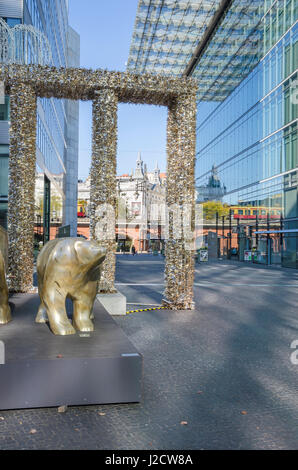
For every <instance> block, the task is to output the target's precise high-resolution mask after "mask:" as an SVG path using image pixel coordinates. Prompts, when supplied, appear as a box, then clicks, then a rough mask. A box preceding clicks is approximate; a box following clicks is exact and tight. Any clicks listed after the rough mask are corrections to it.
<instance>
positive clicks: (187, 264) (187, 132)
mask: <svg viewBox="0 0 298 470" xmlns="http://www.w3.org/2000/svg"><path fill="white" fill-rule="evenodd" d="M195 147H196V96H195V94H185V95H181V96H179V97H178V99H177V101H175V102H174V103H172V104H171V105H170V106H169V111H168V127H167V153H168V170H167V197H166V203H167V210H168V231H167V232H168V233H167V241H166V266H165V281H166V286H165V300H166V303H167V304H168V305H169V307H170V308H173V309H176V308H177V309H192V308H194V303H193V282H194V217H195V211H194V209H195V206H194V204H195V185H194V178H195V175H194V169H195Z"/></svg>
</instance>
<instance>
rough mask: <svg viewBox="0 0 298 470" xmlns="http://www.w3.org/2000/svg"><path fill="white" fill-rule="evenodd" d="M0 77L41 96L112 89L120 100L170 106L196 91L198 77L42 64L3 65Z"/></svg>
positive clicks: (87, 96) (84, 95)
mask: <svg viewBox="0 0 298 470" xmlns="http://www.w3.org/2000/svg"><path fill="white" fill-rule="evenodd" d="M0 80H2V81H4V82H5V84H6V87H7V92H8V93H9V90H10V86H11V85H15V84H16V83H26V84H27V85H29V86H31V87H32V88H33V89H34V90H35V92H36V94H37V95H38V96H41V97H52V96H53V97H56V98H67V99H73V100H92V99H94V95H95V91H96V90H98V89H102V88H110V89H112V90H114V91H115V92H116V94H117V96H118V101H119V102H122V103H140V104H143V103H146V104H155V105H161V106H169V104H170V103H171V102H172V101H173V100H175V99H176V98H177V97H178V96H179V95H180V94H188V93H190V94H193V93H194V92H195V91H196V86H197V85H196V81H195V80H194V79H192V78H186V77H181V78H180V77H178V78H177V77H175V78H174V77H173V78H172V77H164V76H160V75H148V74H146V75H137V74H132V73H128V72H110V71H107V70H101V69H98V70H89V69H83V68H77V69H76V68H55V67H46V66H39V65H28V66H27V65H1V66H0Z"/></svg>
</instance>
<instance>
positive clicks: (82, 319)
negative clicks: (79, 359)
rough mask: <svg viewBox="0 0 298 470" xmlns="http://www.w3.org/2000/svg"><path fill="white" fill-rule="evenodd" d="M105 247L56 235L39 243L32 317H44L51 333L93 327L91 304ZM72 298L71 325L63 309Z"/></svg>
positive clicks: (40, 320)
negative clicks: (36, 295) (36, 297)
mask: <svg viewBox="0 0 298 470" xmlns="http://www.w3.org/2000/svg"><path fill="white" fill-rule="evenodd" d="M105 254H106V249H105V248H103V247H101V246H100V245H99V244H98V243H97V242H95V241H92V240H91V241H88V240H84V239H82V238H56V239H55V240H51V241H49V242H48V243H46V245H45V246H44V247H43V249H42V250H41V252H40V253H39V255H38V258H37V279H38V292H39V296H40V301H41V303H40V306H39V309H38V313H37V316H36V319H35V321H36V322H37V323H45V322H46V321H47V319H48V320H49V322H50V327H51V330H52V332H53V333H54V334H55V335H72V334H74V333H75V332H76V330H75V328H76V329H77V330H79V331H93V330H94V325H93V322H92V318H93V315H92V308H93V304H94V301H95V297H96V293H97V284H98V281H99V279H100V265H101V263H102V262H103V260H104V259H105ZM67 297H69V298H70V299H71V300H72V301H73V325H72V324H71V322H70V320H69V318H68V316H67V313H66V309H65V301H66V298H67Z"/></svg>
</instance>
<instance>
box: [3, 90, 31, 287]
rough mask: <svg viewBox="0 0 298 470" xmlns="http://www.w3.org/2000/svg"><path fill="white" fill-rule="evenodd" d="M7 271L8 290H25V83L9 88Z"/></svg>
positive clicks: (27, 277)
mask: <svg viewBox="0 0 298 470" xmlns="http://www.w3.org/2000/svg"><path fill="white" fill-rule="evenodd" d="M10 121H11V125H10V147H9V191H8V246H9V249H8V274H9V287H10V290H12V291H15V292H28V291H30V289H31V288H32V285H33V284H32V281H33V241H34V198H35V168H36V95H35V92H34V90H33V89H32V88H31V87H30V86H28V85H25V84H16V85H12V86H11V88H10Z"/></svg>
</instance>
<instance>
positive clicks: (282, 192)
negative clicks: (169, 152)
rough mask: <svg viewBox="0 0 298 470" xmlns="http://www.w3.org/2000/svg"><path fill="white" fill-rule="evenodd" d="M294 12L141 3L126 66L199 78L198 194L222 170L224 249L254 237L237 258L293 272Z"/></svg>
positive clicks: (264, 4) (239, 4)
mask: <svg viewBox="0 0 298 470" xmlns="http://www.w3.org/2000/svg"><path fill="white" fill-rule="evenodd" d="M297 8H298V7H297V1H295V0H260V1H258V0H255V1H249V0H246V1H241V0H234V1H230V2H228V1H226V2H224V1H221V2H216V1H214V2H212V1H200V0H197V1H187V0H185V1H180V0H179V1H178V2H174V1H171V0H166V1H165V2H162V1H160V0H154V1H153V2H151V1H149V0H140V1H139V7H138V11H137V16H136V22H135V30H134V34H133V39H132V43H131V48H130V56H129V60H128V69H129V70H132V71H133V70H134V71H137V72H141V73H142V72H151V73H152V72H153V73H164V74H169V75H182V74H184V75H186V76H192V77H195V78H196V79H197V80H198V88H199V92H198V114H197V162H196V183H197V188H198V189H199V190H200V191H197V193H198V194H199V193H202V194H203V193H204V195H205V194H207V192H208V191H207V189H208V184H209V181H210V178H211V176H212V172H214V169H215V170H216V173H217V176H218V181H219V184H220V186H221V187H223V188H225V191H224V194H223V195H222V198H220V199H221V202H222V203H223V204H227V205H228V206H229V207H230V213H229V217H225V220H223V221H222V220H221V219H222V218H220V220H219V224H218V225H217V231H218V234H219V235H220V237H221V238H222V240H221V244H222V245H224V241H225V240H226V246H225V253H226V254H228V255H229V250H230V252H231V247H232V242H231V238H232V236H233V233H234V235H235V238H237V239H238V246H240V245H241V243H240V241H241V240H240V241H239V239H240V238H241V235H242V234H243V232H244V231H245V232H247V233H253V237H251V239H248V238H247V239H245V243H244V244H243V246H242V253H241V254H240V252H239V251H238V258H239V259H243V251H244V248H247V249H250V250H251V249H253V250H255V252H256V253H257V252H258V259H259V262H264V263H268V264H270V263H272V262H277V263H281V264H282V265H284V266H288V267H298V261H297V260H298V244H297V230H298V225H297V224H298V209H297V207H298V204H297V198H298V193H297V180H298V176H297V175H298V173H297V171H298V168H297V166H298V162H297V158H298V157H297V154H298V149H297V107H298V105H297V101H298V96H297V95H298V92H297V91H298V77H297V64H298V42H297V36H298V24H297ZM208 32H209V33H210V34H209V36H208ZM204 188H206V190H205V191H204ZM205 200H206V199H205ZM222 222H223V228H222V233H221V232H220V230H219V228H221V223H222ZM242 225H246V227H242ZM232 232H233V233H232ZM273 232H274V233H273ZM229 237H230V238H229ZM243 237H244V236H243ZM273 248H274V250H273ZM272 250H273V251H274V253H273V252H272ZM221 254H224V248H222V252H221ZM256 257H257V256H256Z"/></svg>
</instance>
